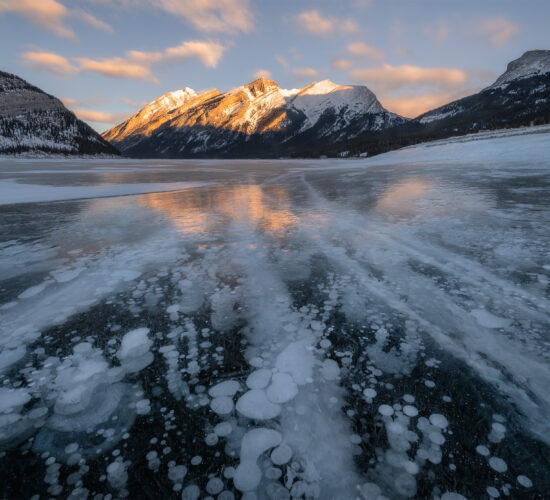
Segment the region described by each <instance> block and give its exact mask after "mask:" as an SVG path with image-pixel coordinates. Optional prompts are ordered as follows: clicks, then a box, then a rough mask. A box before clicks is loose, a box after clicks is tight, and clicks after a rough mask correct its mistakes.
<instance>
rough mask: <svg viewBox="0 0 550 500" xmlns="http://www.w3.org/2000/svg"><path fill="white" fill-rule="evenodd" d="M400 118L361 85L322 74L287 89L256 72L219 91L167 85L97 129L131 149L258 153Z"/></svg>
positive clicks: (159, 153)
mask: <svg viewBox="0 0 550 500" xmlns="http://www.w3.org/2000/svg"><path fill="white" fill-rule="evenodd" d="M405 121H406V120H405V119H404V118H402V117H400V116H398V115H395V114H393V113H390V112H388V111H386V110H385V109H384V108H383V107H382V106H381V104H380V103H379V102H378V100H377V98H376V96H375V95H374V94H373V93H372V92H371V91H370V90H369V89H368V88H367V87H363V86H351V85H348V86H345V85H336V84H334V83H332V82H330V81H328V80H324V81H321V82H314V83H312V84H310V85H308V86H306V87H303V88H301V89H291V90H287V89H282V88H280V87H279V86H278V85H277V83H276V82H274V81H272V80H267V79H265V78H260V79H258V80H255V81H253V82H251V83H249V84H247V85H243V86H240V87H236V88H234V89H232V90H229V91H228V92H224V93H220V92H219V91H218V90H216V89H214V90H210V91H207V92H204V93H202V94H197V93H196V92H194V91H192V90H191V89H184V90H181V91H177V92H171V93H169V94H166V95H164V96H162V97H160V98H159V99H157V100H156V101H153V102H152V103H151V104H149V105H147V106H146V107H145V108H143V109H142V110H140V111H139V112H138V113H136V114H135V115H133V116H132V117H130V118H129V119H128V120H127V121H125V122H124V123H122V124H120V125H117V126H116V127H114V128H112V129H111V130H108V131H107V132H105V133H104V134H103V137H104V138H105V139H106V140H108V141H110V142H111V143H112V144H114V145H115V146H117V147H118V148H119V149H120V150H121V151H122V152H124V153H125V154H127V155H129V156H136V157H171V158H175V157H197V156H209V157H243V156H248V157H250V156H264V157H265V156H283V155H292V154H296V153H298V152H300V151H302V150H303V149H304V148H309V147H311V145H312V144H318V145H321V144H323V143H330V142H335V141H342V140H349V139H351V138H353V137H357V136H358V135H359V134H361V133H363V132H365V131H375V130H382V129H385V128H388V127H393V126H395V125H398V124H401V123H404V122H405Z"/></svg>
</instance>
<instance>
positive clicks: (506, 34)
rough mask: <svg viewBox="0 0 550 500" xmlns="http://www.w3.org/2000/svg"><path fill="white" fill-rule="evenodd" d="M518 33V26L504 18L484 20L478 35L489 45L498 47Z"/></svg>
mask: <svg viewBox="0 0 550 500" xmlns="http://www.w3.org/2000/svg"><path fill="white" fill-rule="evenodd" d="M519 32H520V28H519V26H518V25H517V24H516V23H514V22H512V21H510V20H509V19H507V18H505V17H502V16H500V17H494V18H491V19H486V20H485V21H483V22H482V23H481V25H480V26H479V30H478V33H479V35H480V36H481V38H483V39H485V40H487V41H489V43H491V45H494V46H495V47H500V46H502V45H504V44H506V43H507V42H508V41H510V39H512V38H513V37H515V36H517V35H518V34H519Z"/></svg>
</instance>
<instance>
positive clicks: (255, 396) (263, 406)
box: [237, 389, 285, 420]
mask: <svg viewBox="0 0 550 500" xmlns="http://www.w3.org/2000/svg"><path fill="white" fill-rule="evenodd" d="M275 395H277V394H275ZM283 395H285V394H284V393H283ZM237 411H238V412H239V413H240V414H241V415H244V416H245V417H248V418H252V419H254V420H269V419H272V418H275V417H276V416H277V415H279V413H280V412H281V407H280V406H279V405H278V404H275V403H273V402H271V401H270V400H269V399H268V397H267V395H266V393H265V391H262V390H260V389H252V390H250V391H248V392H246V393H244V394H243V395H242V396H241V397H240V398H239V400H238V401H237Z"/></svg>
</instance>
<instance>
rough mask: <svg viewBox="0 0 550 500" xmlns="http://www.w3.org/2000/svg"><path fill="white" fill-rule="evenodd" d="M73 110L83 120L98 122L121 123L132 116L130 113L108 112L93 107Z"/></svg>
mask: <svg viewBox="0 0 550 500" xmlns="http://www.w3.org/2000/svg"><path fill="white" fill-rule="evenodd" d="M72 112H73V113H74V114H75V115H76V116H77V117H78V118H80V119H81V120H85V121H87V122H96V123H113V124H115V123H121V122H123V121H125V120H127V119H128V118H129V117H130V116H131V114H130V113H107V112H105V111H94V110H91V109H73V110H72Z"/></svg>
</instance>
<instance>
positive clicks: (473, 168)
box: [0, 129, 550, 499]
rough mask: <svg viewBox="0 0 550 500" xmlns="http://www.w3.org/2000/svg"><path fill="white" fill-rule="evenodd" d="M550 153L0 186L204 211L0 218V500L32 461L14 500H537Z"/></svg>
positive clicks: (506, 138)
mask: <svg viewBox="0 0 550 500" xmlns="http://www.w3.org/2000/svg"><path fill="white" fill-rule="evenodd" d="M530 132H531V133H530ZM513 134H515V135H513ZM520 134H522V135H520ZM490 135H493V136H495V137H493V138H490ZM548 137H549V133H548V131H544V129H533V130H531V129H529V130H524V131H515V132H506V133H504V134H500V133H486V134H485V133H483V134H477V135H476V136H472V137H463V138H460V139H453V140H449V141H446V142H445V141H440V142H438V143H432V144H425V145H421V146H418V147H415V148H408V149H405V150H400V151H396V152H392V153H389V154H387V155H381V156H378V157H374V158H371V159H366V160H357V161H355V160H354V161H348V162H345V161H333V160H327V161H307V162H294V161H281V162H268V161H266V162H252V161H249V162H239V161H229V162H212V161H200V162H142V163H140V162H136V161H132V160H121V162H120V164H119V166H116V165H110V164H106V163H104V162H98V163H92V167H90V168H89V169H88V170H87V168H82V167H83V164H82V163H78V162H75V163H73V162H66V163H65V162H58V163H55V162H45V163H44V164H42V163H40V162H35V163H33V162H21V161H17V162H12V163H9V165H8V166H6V167H3V166H2V164H0V177H1V178H2V179H4V180H5V179H13V178H15V177H17V178H18V179H20V181H19V183H21V184H24V183H27V184H28V185H29V186H30V185H42V186H46V185H48V186H49V187H52V186H54V185H57V186H59V187H63V186H64V187H67V188H71V184H72V183H76V184H78V183H80V185H81V186H85V187H86V188H87V189H88V188H93V187H95V186H96V185H97V184H98V183H103V185H105V186H107V187H109V186H111V185H112V182H120V184H121V185H134V184H137V185H141V184H147V183H148V182H149V181H153V182H154V183H155V184H157V183H162V184H164V183H176V182H196V183H198V184H200V186H201V187H199V188H196V189H186V190H182V191H179V192H173V193H153V194H147V195H142V196H136V197H131V198H128V197H126V198H122V197H118V198H117V197H114V198H109V199H92V200H80V201H77V202H76V201H75V202H61V201H59V200H58V201H57V202H56V203H43V204H39V205H38V204H36V205H35V204H32V203H29V204H26V205H17V206H16V205H5V206H4V210H2V213H1V214H0V218H1V220H2V223H3V224H5V225H6V227H8V229H9V234H8V236H7V237H5V238H4V239H0V275H1V277H0V280H1V284H0V302H1V304H0V308H1V309H0V312H1V315H0V372H1V377H2V380H1V381H0V382H1V391H0V392H1V393H0V447H1V450H0V452H1V453H4V452H5V453H6V455H2V456H0V462H1V465H2V467H3V469H5V470H6V471H7V472H6V477H7V478H8V480H7V482H6V483H5V485H4V486H3V488H4V489H5V496H6V497H17V495H15V494H14V488H16V487H17V486H19V483H20V481H16V480H15V479H13V478H16V477H17V475H18V473H17V471H18V470H22V469H23V468H26V467H28V466H29V464H31V462H32V464H33V467H34V466H35V462H36V461H37V460H38V461H42V462H43V464H44V466H43V467H42V466H40V467H38V466H37V467H35V469H37V470H38V469H40V470H42V469H43V470H44V477H38V478H37V479H36V480H35V478H34V477H33V478H32V481H27V482H25V483H21V484H23V487H24V488H27V489H25V491H24V493H25V495H24V496H25V497H28V498H32V496H33V495H35V494H39V495H40V496H48V497H49V496H55V495H57V496H59V497H61V496H69V494H70V493H71V492H73V496H75V495H81V496H83V493H82V492H81V491H80V489H81V488H85V489H88V490H89V491H90V492H94V495H95V493H98V494H103V495H106V494H107V493H110V494H112V495H118V496H120V497H123V496H125V495H126V496H127V497H132V498H133V497H138V496H140V494H144V495H148V494H149V495H150V494H151V492H146V493H143V492H142V491H141V490H140V489H139V488H141V487H138V486H137V485H136V482H135V481H134V480H133V479H132V478H135V477H136V474H139V477H140V478H143V481H142V482H141V483H140V484H142V485H145V486H143V488H145V489H146V488H148V487H149V486H148V485H155V486H154V488H155V491H154V493H155V494H158V495H159V496H163V497H169V496H172V495H175V496H178V497H179V496H181V497H182V498H202V497H206V496H208V495H212V496H215V495H217V496H218V498H232V497H233V498H240V496H241V493H246V495H245V498H289V497H292V496H294V497H299V496H300V495H301V496H302V497H306V498H319V499H322V498H335V499H345V498H355V497H359V496H361V497H363V498H414V497H417V498H424V497H429V496H439V497H440V498H445V499H453V498H454V499H458V498H482V497H486V496H487V495H491V494H493V495H494V491H493V489H492V488H494V489H496V490H498V492H499V494H500V495H501V497H504V496H509V497H511V498H515V497H518V498H521V497H522V495H532V496H536V495H539V496H541V497H543V496H544V494H543V493H542V492H543V491H544V492H546V491H547V489H548V487H549V486H550V484H549V481H548V474H547V468H545V464H546V462H545V460H546V458H545V457H547V451H548V442H549V440H548V436H549V435H550V434H549V430H550V428H549V426H548V422H549V419H548V415H550V398H549V396H548V390H547V388H548V385H549V384H550V375H549V372H548V360H549V359H550V344H549V342H550V339H549V338H548V324H550V321H549V319H550V318H549V314H548V311H549V310H550V302H549V297H548V285H549V284H550V274H549V273H550V260H549V259H548V255H547V248H548V229H547V227H548V226H547V224H546V220H547V218H548V213H549V212H548V210H549V209H548V204H547V203H546V199H545V197H544V196H545V193H547V192H548V189H550V185H549V184H548V175H547V174H548V168H550V167H549V165H548V160H547V158H549V157H550V149H549V148H550V146H549V144H550V142H549V141H548ZM145 163H147V164H146V165H145ZM2 169H4V171H3V170H2ZM6 169H8V170H6ZM63 169H66V170H67V172H71V173H70V174H69V173H68V174H67V175H66V176H62V171H63ZM17 171H20V173H17V174H16V173H14V172H17ZM67 178H73V179H74V181H71V180H67ZM109 179H111V180H109ZM113 179H116V181H113ZM10 182H11V181H10ZM220 183H221V184H223V185H219V184H220ZM208 184H210V185H208ZM214 184H216V185H214ZM72 187H74V186H72ZM115 187H116V186H115ZM56 189H57V188H56ZM117 189H118V188H117ZM464 408H468V411H467V412H465V411H464ZM136 450H139V454H140V455H139V456H136ZM472 455H473V456H472ZM86 467H88V470H86ZM10 478H12V479H10ZM516 479H517V480H516ZM60 488H61V489H60ZM527 488H529V490H527ZM507 492H508V493H507ZM90 495H91V493H90Z"/></svg>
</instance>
